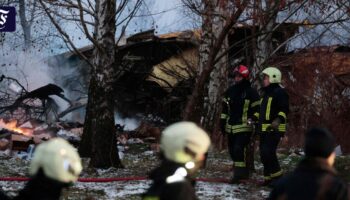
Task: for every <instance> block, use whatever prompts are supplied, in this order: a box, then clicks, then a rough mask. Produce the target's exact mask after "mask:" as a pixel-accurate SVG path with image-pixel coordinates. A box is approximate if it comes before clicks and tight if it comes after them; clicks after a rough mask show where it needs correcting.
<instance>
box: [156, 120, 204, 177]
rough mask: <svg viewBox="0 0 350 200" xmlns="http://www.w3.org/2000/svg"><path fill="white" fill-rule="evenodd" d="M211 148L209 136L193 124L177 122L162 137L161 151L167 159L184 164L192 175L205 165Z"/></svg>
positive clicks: (165, 130)
mask: <svg viewBox="0 0 350 200" xmlns="http://www.w3.org/2000/svg"><path fill="white" fill-rule="evenodd" d="M209 146H210V138H209V136H208V134H207V133H206V132H205V131H204V130H203V129H202V128H200V127H198V126H197V125H196V124H195V123H193V122H186V121H183V122H177V123H174V124H172V125H170V126H168V127H167V128H166V129H164V131H163V132H162V135H161V140H160V149H161V151H162V153H163V155H164V157H165V159H167V160H169V161H172V162H175V163H179V164H183V165H184V166H185V167H186V169H187V171H189V172H190V173H193V172H195V171H196V170H197V169H198V168H199V167H200V166H201V165H202V163H203V161H204V159H205V153H206V152H207V151H208V148H209Z"/></svg>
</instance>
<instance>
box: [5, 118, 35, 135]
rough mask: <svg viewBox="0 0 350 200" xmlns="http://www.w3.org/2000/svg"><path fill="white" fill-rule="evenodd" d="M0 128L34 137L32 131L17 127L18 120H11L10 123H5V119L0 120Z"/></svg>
mask: <svg viewBox="0 0 350 200" xmlns="http://www.w3.org/2000/svg"><path fill="white" fill-rule="evenodd" d="M0 128H4V129H7V130H10V131H13V132H16V133H19V134H22V135H25V136H32V134H33V133H32V130H29V129H26V128H20V127H17V120H11V121H10V122H7V123H6V122H5V121H4V120H3V119H0Z"/></svg>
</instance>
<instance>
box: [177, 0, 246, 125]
mask: <svg viewBox="0 0 350 200" xmlns="http://www.w3.org/2000/svg"><path fill="white" fill-rule="evenodd" d="M215 2H216V5H214V3H215ZM215 2H213V1H212V0H203V3H204V15H203V16H202V17H203V25H202V41H201V47H200V59H199V63H200V66H199V72H198V76H197V79H196V83H195V85H194V88H193V92H192V95H191V96H190V98H189V100H188V102H187V104H186V108H185V110H184V114H183V119H184V120H190V121H194V122H197V123H200V121H202V122H204V121H206V122H204V123H207V122H208V121H209V120H205V119H204V115H203V114H204V113H206V112H205V111H204V109H203V108H204V106H203V105H204V96H207V94H208V91H209V90H208V87H206V83H207V82H208V81H209V78H210V76H211V73H212V71H213V70H214V68H215V66H214V65H215V63H216V57H217V56H218V53H219V52H220V51H221V50H222V48H223V47H222V45H223V44H224V43H225V40H226V39H227V35H228V33H229V31H230V30H231V28H232V27H233V25H234V24H235V23H236V22H237V19H238V18H239V16H241V14H242V12H243V11H244V9H245V7H246V2H244V1H243V4H239V2H235V3H237V4H235V5H236V6H237V9H236V10H235V11H231V12H224V13H214V11H215V10H214V8H215V7H217V6H226V4H227V3H228V1H227V0H218V1H215ZM213 13H214V15H213ZM225 14H226V15H225ZM215 15H222V16H221V17H223V18H224V20H222V21H223V25H219V27H222V28H219V29H217V30H216V33H215V38H214V35H213V21H212V20H213V17H214V16H215ZM217 18H220V17H219V16H218V17H217ZM220 20H221V19H220ZM215 23H216V22H215ZM219 66H220V65H219ZM223 74H224V73H223V71H220V70H219V71H218V72H214V74H213V75H212V77H214V79H215V80H216V82H214V83H213V84H212V86H210V87H212V88H211V89H210V92H213V91H214V90H215V89H217V88H216V87H218V86H217V82H218V80H219V78H218V77H221V76H222V75H223ZM213 85H214V86H213ZM219 93H220V95H221V93H222V90H221V91H215V94H216V95H217V94H219ZM211 98H212V97H211ZM213 99H214V100H213V101H217V100H218V99H220V97H219V98H218V97H217V96H214V97H213ZM208 101H209V99H208ZM208 103H209V102H208ZM214 107H215V110H217V106H214ZM219 107H220V105H219ZM219 110H220V108H219V109H218V110H217V111H215V112H216V114H218V112H220V111H219ZM202 116H203V117H202ZM217 117H219V116H217ZM201 118H203V120H201ZM210 123H211V124H213V123H212V122H210ZM215 123H217V124H218V122H214V124H215ZM202 125H203V126H204V127H206V129H211V130H213V127H212V125H204V124H203V123H202Z"/></svg>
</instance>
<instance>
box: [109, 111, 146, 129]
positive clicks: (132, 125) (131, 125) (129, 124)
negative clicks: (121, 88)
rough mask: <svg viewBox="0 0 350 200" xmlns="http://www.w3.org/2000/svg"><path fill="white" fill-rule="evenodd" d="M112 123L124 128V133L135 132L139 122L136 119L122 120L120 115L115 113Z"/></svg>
mask: <svg viewBox="0 0 350 200" xmlns="http://www.w3.org/2000/svg"><path fill="white" fill-rule="evenodd" d="M114 122H115V123H116V124H119V125H121V126H124V125H125V127H124V130H125V131H132V130H135V129H136V128H137V127H139V126H140V124H141V121H140V120H139V119H137V118H128V117H126V118H123V117H122V116H121V114H120V113H118V112H116V113H115V114H114Z"/></svg>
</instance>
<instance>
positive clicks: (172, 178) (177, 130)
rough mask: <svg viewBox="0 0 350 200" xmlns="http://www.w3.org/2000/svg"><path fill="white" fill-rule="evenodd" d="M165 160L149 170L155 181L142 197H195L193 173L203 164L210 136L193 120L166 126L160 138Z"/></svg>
mask: <svg viewBox="0 0 350 200" xmlns="http://www.w3.org/2000/svg"><path fill="white" fill-rule="evenodd" d="M160 143H161V144H160V148H161V159H162V162H161V164H160V166H159V167H157V168H156V169H154V170H153V171H152V172H151V174H150V176H149V177H150V179H151V180H152V185H151V186H150V188H149V189H148V190H147V191H146V192H145V193H144V194H143V195H142V199H143V200H196V199H197V197H196V194H195V189H194V181H193V180H192V179H191V176H192V175H193V174H194V173H195V172H196V171H197V170H198V169H199V168H200V167H201V165H202V164H203V161H204V159H205V153H206V152H207V150H208V148H209V145H210V139H209V136H208V135H207V133H206V132H205V131H204V130H203V129H201V128H200V127H198V126H197V125H196V124H194V123H192V122H177V123H175V124H173V125H170V126H169V127H167V128H166V129H165V130H164V131H163V133H162V136H161V142H160Z"/></svg>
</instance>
